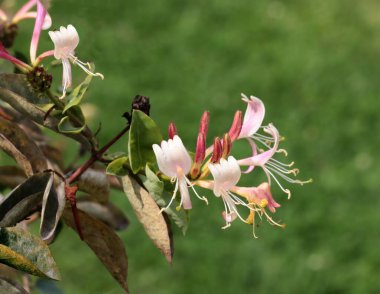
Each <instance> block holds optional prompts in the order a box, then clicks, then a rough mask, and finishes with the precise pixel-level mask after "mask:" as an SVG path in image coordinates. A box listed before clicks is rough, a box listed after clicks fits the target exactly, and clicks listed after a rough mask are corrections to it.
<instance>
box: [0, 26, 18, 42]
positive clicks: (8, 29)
mask: <svg viewBox="0 0 380 294" xmlns="http://www.w3.org/2000/svg"><path fill="white" fill-rule="evenodd" d="M17 33H18V26H17V24H15V23H0V43H2V44H3V46H4V47H5V48H11V47H12V46H13V42H14V40H15V38H16V36H17Z"/></svg>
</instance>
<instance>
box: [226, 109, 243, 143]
mask: <svg viewBox="0 0 380 294" xmlns="http://www.w3.org/2000/svg"><path fill="white" fill-rule="evenodd" d="M242 126H243V113H242V112H241V111H240V110H238V111H236V112H235V116H234V120H233V122H232V126H231V128H230V130H229V131H228V134H229V135H230V138H231V141H235V140H236V139H237V138H238V137H239V134H240V131H241V127H242Z"/></svg>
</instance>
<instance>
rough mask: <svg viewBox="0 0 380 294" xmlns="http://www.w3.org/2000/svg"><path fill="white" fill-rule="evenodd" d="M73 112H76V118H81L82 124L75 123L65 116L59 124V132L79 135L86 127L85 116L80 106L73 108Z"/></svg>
mask: <svg viewBox="0 0 380 294" xmlns="http://www.w3.org/2000/svg"><path fill="white" fill-rule="evenodd" d="M71 111H72V112H75V116H76V117H78V118H79V120H80V124H76V123H73V122H72V121H71V119H70V117H68V116H65V117H64V118H62V119H61V121H60V122H59V124H58V130H59V131H60V132H61V133H65V134H79V133H80V132H82V131H83V130H84V128H85V127H86V122H85V118H84V115H83V113H82V110H81V109H80V108H79V107H78V106H73V107H71Z"/></svg>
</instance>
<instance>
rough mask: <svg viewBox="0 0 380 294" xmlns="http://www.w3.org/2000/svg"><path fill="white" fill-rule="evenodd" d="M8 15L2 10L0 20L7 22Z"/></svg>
mask: <svg viewBox="0 0 380 294" xmlns="http://www.w3.org/2000/svg"><path fill="white" fill-rule="evenodd" d="M7 18H8V17H7V15H6V14H5V12H4V10H2V9H0V20H2V21H6V20H7Z"/></svg>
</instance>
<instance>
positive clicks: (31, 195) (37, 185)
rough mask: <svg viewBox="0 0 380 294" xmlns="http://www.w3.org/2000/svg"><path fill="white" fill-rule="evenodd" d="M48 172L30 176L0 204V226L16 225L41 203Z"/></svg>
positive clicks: (48, 175)
mask: <svg viewBox="0 0 380 294" xmlns="http://www.w3.org/2000/svg"><path fill="white" fill-rule="evenodd" d="M49 178H50V174H49V173H39V174H35V175H33V176H31V177H30V178H28V179H27V180H26V181H25V182H23V183H22V184H21V185H19V186H17V187H16V188H15V189H14V190H13V191H11V192H10V193H9V195H8V196H7V197H6V198H5V199H4V200H3V202H1V204H0V227H9V226H14V225H16V224H17V223H18V222H19V221H21V220H23V219H25V217H27V216H28V215H30V213H31V212H33V211H34V210H35V208H36V207H37V206H38V205H39V204H40V203H41V200H42V196H43V193H44V191H45V187H46V185H47V183H48V181H49Z"/></svg>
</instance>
